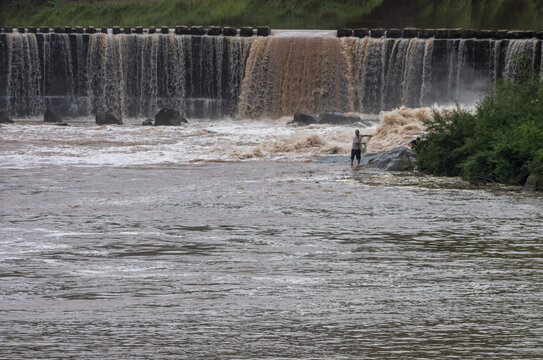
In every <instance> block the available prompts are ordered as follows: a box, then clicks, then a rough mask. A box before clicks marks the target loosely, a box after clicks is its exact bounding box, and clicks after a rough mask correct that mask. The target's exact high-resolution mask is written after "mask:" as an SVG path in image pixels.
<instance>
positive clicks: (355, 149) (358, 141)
mask: <svg viewBox="0 0 543 360" xmlns="http://www.w3.org/2000/svg"><path fill="white" fill-rule="evenodd" d="M354 134H355V135H354V138H353V146H352V148H351V166H353V162H354V158H355V156H356V160H358V166H360V158H361V156H362V145H364V150H366V143H363V142H362V139H363V138H364V137H367V138H371V137H372V135H360V131H358V130H356V131H355V132H354ZM368 141H369V139H368Z"/></svg>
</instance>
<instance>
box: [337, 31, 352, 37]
mask: <svg viewBox="0 0 543 360" xmlns="http://www.w3.org/2000/svg"><path fill="white" fill-rule="evenodd" d="M350 36H353V30H352V29H339V30H338V31H337V37H350Z"/></svg>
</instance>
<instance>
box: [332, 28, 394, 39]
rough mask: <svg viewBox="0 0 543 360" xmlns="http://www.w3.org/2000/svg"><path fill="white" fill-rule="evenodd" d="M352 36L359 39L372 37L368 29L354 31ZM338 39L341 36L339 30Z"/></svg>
mask: <svg viewBox="0 0 543 360" xmlns="http://www.w3.org/2000/svg"><path fill="white" fill-rule="evenodd" d="M352 36H354V37H357V38H363V37H366V36H370V29H366V28H362V29H354V30H353V35H352ZM338 37H340V36H339V30H338ZM400 37H401V32H400Z"/></svg>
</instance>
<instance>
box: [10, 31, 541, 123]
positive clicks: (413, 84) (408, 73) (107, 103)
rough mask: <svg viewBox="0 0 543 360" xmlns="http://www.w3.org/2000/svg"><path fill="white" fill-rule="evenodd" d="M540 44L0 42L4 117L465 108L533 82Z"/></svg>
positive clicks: (159, 37) (52, 38) (158, 39)
mask: <svg viewBox="0 0 543 360" xmlns="http://www.w3.org/2000/svg"><path fill="white" fill-rule="evenodd" d="M541 52H542V50H541V40H537V39H528V40H483V39H439V40H438V39H433V38H431V39H418V38H414V39H389V38H379V39H374V38H368V37H366V38H361V39H360V38H352V37H351V38H335V37H332V36H313V35H309V36H299V35H292V36H287V35H284V34H283V35H282V36H271V37H266V38H240V37H222V36H220V37H212V36H189V35H173V34H169V35H163V34H152V35H150V34H146V35H111V34H93V35H89V34H54V33H52V34H40V33H38V34H32V33H25V34H19V33H12V34H0V109H7V110H8V111H9V112H10V113H11V114H12V115H14V116H35V115H41V114H42V113H43V111H44V110H45V108H46V107H53V108H55V109H57V111H59V112H60V113H62V114H65V115H70V116H87V115H91V114H94V113H96V112H97V111H102V110H113V111H117V112H120V113H122V114H123V115H124V116H134V117H137V116H149V115H152V114H154V113H155V112H156V111H157V109H159V108H160V107H165V106H168V107H175V108H178V109H180V110H181V111H182V112H183V113H184V114H185V115H186V116H187V117H192V118H221V117H240V118H259V117H272V118H275V117H279V116H284V115H292V114H293V113H294V112H296V111H305V112H312V113H318V112H322V111H341V112H364V113H376V112H379V111H380V110H389V109H393V108H396V107H399V106H401V105H406V106H410V107H420V106H427V105H433V104H435V103H438V104H450V103H454V102H459V103H473V102H474V101H475V100H476V99H477V96H478V95H479V94H480V93H481V91H482V89H483V88H484V87H485V86H488V85H489V84H491V83H492V82H494V81H496V80H497V79H499V78H502V77H508V78H514V77H517V76H518V74H519V73H520V71H521V69H522V68H523V66H524V64H526V65H527V66H528V68H530V69H531V70H533V71H535V72H537V73H539V72H540V69H541V67H542V63H541Z"/></svg>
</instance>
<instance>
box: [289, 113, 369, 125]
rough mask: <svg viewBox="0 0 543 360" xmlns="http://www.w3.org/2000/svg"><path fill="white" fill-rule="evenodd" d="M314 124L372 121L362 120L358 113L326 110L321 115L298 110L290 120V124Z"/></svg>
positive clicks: (364, 123)
mask: <svg viewBox="0 0 543 360" xmlns="http://www.w3.org/2000/svg"><path fill="white" fill-rule="evenodd" d="M312 124H328V125H356V124H363V125H366V126H368V125H371V121H369V120H362V119H361V118H360V116H358V115H349V114H343V113H338V112H325V113H322V114H320V115H319V116H317V115H314V114H307V113H302V112H297V113H296V114H294V119H293V120H292V121H291V122H289V125H300V126H307V125H312Z"/></svg>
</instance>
